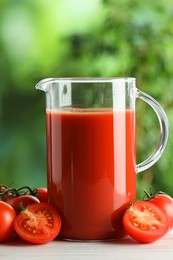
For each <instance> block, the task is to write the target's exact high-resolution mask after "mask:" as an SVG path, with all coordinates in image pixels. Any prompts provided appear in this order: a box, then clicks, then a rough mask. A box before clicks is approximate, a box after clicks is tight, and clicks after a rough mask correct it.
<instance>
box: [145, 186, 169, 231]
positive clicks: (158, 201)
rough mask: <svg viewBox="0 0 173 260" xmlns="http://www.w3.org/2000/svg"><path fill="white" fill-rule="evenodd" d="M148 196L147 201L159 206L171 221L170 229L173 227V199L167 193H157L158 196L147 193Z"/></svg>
mask: <svg viewBox="0 0 173 260" xmlns="http://www.w3.org/2000/svg"><path fill="white" fill-rule="evenodd" d="M145 194H146V195H147V201H149V202H151V203H153V204H155V205H157V206H158V207H159V208H161V209H162V211H163V212H164V213H165V214H166V216H167V217H168V219H169V226H170V229H172V227H173V199H172V197H171V196H169V195H168V194H166V193H163V192H161V191H160V192H157V193H156V194H152V193H148V192H146V191H145Z"/></svg>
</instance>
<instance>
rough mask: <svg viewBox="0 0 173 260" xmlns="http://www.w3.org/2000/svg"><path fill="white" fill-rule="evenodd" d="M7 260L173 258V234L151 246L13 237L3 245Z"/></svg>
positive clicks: (130, 242)
mask: <svg viewBox="0 0 173 260" xmlns="http://www.w3.org/2000/svg"><path fill="white" fill-rule="evenodd" d="M0 259H3V260H6V259H8V260H10V259H12V260H17V259H18V260H19V259H30V260H38V259H40V260H54V259H56V260H67V259H69V260H73V259H74V260H92V259H99V260H103V259H104V260H109V259H112V260H116V259H118V260H123V259H127V260H151V259H152V260H155V259H157V260H158V259H164V260H167V259H173V231H170V232H169V233H168V234H166V235H165V236H164V237H163V238H161V239H160V240H158V241H156V242H154V243H150V244H138V243H137V242H135V241H134V240H133V239H131V238H130V237H126V238H124V239H122V240H115V241H109V242H69V241H60V240H54V241H51V242H49V243H47V244H44V245H32V244H29V243H27V242H25V241H22V240H19V239H16V238H13V239H11V240H10V241H7V242H5V243H2V244H0Z"/></svg>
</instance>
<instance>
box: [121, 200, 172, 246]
mask: <svg viewBox="0 0 173 260" xmlns="http://www.w3.org/2000/svg"><path fill="white" fill-rule="evenodd" d="M123 225H124V228H125V230H126V232H127V234H128V235H130V236H131V237H132V238H134V239H135V240H137V241H138V242H140V243H151V242H154V241H156V240H157V239H159V238H161V237H163V236H164V235H165V234H166V233H167V232H168V230H169V220H168V218H167V216H166V215H165V214H164V212H163V211H162V210H161V209H160V208H159V207H158V206H156V205H154V204H153V203H151V202H148V201H138V202H134V203H133V204H132V206H131V207H130V208H129V209H128V210H127V211H126V212H125V214H124V216H123Z"/></svg>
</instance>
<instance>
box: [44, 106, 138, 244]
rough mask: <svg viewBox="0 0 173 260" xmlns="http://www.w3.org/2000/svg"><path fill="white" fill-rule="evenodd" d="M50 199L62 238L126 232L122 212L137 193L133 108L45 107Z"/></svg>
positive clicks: (115, 235) (101, 237)
mask: <svg viewBox="0 0 173 260" xmlns="http://www.w3.org/2000/svg"><path fill="white" fill-rule="evenodd" d="M46 123H47V165H48V166H47V171H48V172H47V176H48V194H49V202H50V203H51V204H52V205H54V206H55V207H56V208H57V210H58V211H59V213H60V215H61V217H62V228H61V232H60V235H61V237H62V238H65V239H74V240H80V239H81V240H88V239H89V240H90V239H97V240H104V239H114V238H118V237H121V236H123V235H124V231H123V226H122V216H123V213H124V211H125V210H126V208H127V207H128V206H129V205H130V202H131V201H133V200H134V199H135V195H136V172H135V165H136V164H135V160H136V159H135V156H136V152H135V112H134V111H133V110H125V111H113V110H112V109H103V108H102V109H92V110H91V109H69V110H65V109H64V110H62V111H56V110H54V111H47V112H46Z"/></svg>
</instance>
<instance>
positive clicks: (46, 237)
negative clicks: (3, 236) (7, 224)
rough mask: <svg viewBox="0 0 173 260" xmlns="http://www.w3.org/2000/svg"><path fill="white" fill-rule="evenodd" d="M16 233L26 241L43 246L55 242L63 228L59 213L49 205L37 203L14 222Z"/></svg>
mask: <svg viewBox="0 0 173 260" xmlns="http://www.w3.org/2000/svg"><path fill="white" fill-rule="evenodd" d="M14 228H15V231H16V233H17V234H18V235H19V236H20V237H21V238H23V239H24V240H26V241H28V242H31V243H35V244H43V243H47V242H49V241H51V240H53V239H54V238H55V237H56V236H57V235H58V233H59V231H60V228H61V218H60V215H59V213H58V211H57V210H56V209H55V208H54V207H53V206H51V205H50V204H48V203H44V202H41V203H35V204H32V205H31V206H29V207H28V208H26V210H25V211H22V212H21V213H20V214H19V215H18V216H17V217H16V218H15V220H14Z"/></svg>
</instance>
